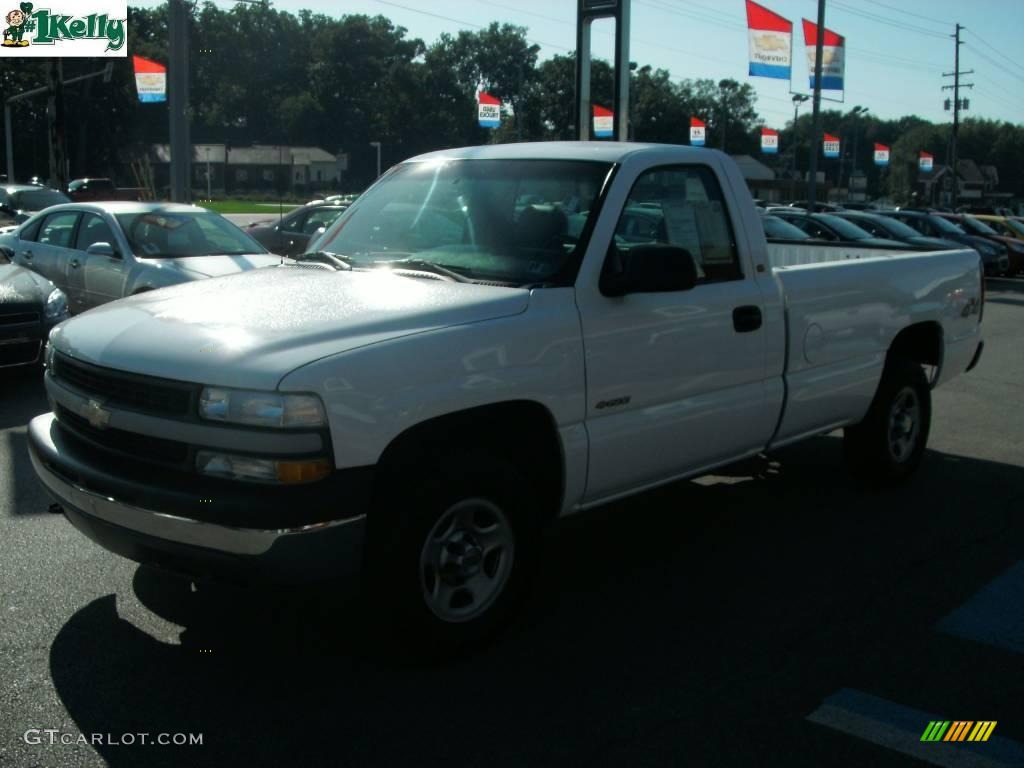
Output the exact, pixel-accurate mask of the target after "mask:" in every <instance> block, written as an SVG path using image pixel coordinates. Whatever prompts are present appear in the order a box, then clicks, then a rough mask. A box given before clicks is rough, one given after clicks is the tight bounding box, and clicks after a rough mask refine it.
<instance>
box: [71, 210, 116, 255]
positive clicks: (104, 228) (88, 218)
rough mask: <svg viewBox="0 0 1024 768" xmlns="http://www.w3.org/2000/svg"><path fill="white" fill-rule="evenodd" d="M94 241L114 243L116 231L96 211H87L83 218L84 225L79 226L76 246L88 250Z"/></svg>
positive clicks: (81, 249)
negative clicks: (112, 230) (111, 229)
mask: <svg viewBox="0 0 1024 768" xmlns="http://www.w3.org/2000/svg"><path fill="white" fill-rule="evenodd" d="M93 243H110V244H111V245H113V244H114V233H113V232H111V231H110V227H109V226H108V225H107V222H105V221H104V220H103V219H102V218H101V217H100V216H97V215H96V214H95V213H87V214H85V215H84V216H83V218H82V225H81V226H80V227H79V228H78V242H77V243H76V245H75V247H76V248H77V249H78V250H80V251H84V250H86V249H87V248H88V247H89V246H90V245H92V244H93Z"/></svg>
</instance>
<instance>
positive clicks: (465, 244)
mask: <svg viewBox="0 0 1024 768" xmlns="http://www.w3.org/2000/svg"><path fill="white" fill-rule="evenodd" d="M610 170H611V164H609V163H598V162H590V161H565V160H558V161H552V160H513V159H508V160H446V161H437V162H431V161H426V162H416V163H407V164H404V165H401V166H399V167H398V168H396V169H395V170H394V171H392V172H391V173H390V174H389V175H388V176H387V177H386V178H384V179H382V180H381V182H380V183H379V184H377V185H376V186H374V187H372V188H371V189H370V190H369V191H368V192H366V193H365V194H364V195H362V196H361V197H360V198H359V199H358V200H357V201H356V202H355V203H354V204H353V205H352V207H351V208H349V210H348V211H347V212H346V213H345V214H343V215H342V216H341V218H340V219H338V220H337V221H336V222H335V223H334V224H333V225H332V226H331V228H330V229H329V230H328V231H327V232H326V233H325V234H324V235H322V236H321V238H320V240H318V241H317V243H316V247H317V249H320V250H325V251H330V252H332V253H336V254H340V255H344V256H346V257H347V258H348V259H350V260H351V262H352V264H353V266H354V267H356V268H360V267H372V266H373V265H374V264H377V263H380V262H394V261H400V260H403V259H413V258H415V259H416V260H417V261H420V262H430V263H432V264H435V265H438V266H440V267H444V268H447V269H449V270H452V271H454V272H458V273H459V274H462V275H464V276H465V277H467V278H469V279H471V280H481V281H494V282H500V283H510V284H515V285H523V284H555V285H566V284H570V283H571V281H572V280H573V279H574V278H575V272H576V268H577V266H578V256H579V255H580V254H581V253H582V251H581V249H582V248H584V247H585V245H586V244H585V243H584V242H583V240H584V238H585V231H586V223H587V219H588V217H589V216H590V215H591V213H592V212H594V211H595V209H596V206H597V203H598V198H599V196H600V194H601V190H602V187H603V185H604V181H605V178H606V177H607V176H608V172H609V171H610Z"/></svg>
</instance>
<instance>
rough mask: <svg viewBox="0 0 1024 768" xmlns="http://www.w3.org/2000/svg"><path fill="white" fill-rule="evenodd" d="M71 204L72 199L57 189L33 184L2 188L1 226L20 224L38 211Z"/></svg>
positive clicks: (0, 191)
mask: <svg viewBox="0 0 1024 768" xmlns="http://www.w3.org/2000/svg"><path fill="white" fill-rule="evenodd" d="M69 202H71V198H69V197H68V196H67V195H65V194H64V193H63V192H58V191H57V190H56V189H50V188H49V187H38V186H35V185H33V184H8V185H7V186H5V187H0V226H10V225H12V224H20V223H21V222H23V221H25V219H27V218H28V217H29V216H31V215H32V214H33V213H36V212H37V211H41V210H43V209H45V208H49V207H50V206H51V205H60V204H61V203H69Z"/></svg>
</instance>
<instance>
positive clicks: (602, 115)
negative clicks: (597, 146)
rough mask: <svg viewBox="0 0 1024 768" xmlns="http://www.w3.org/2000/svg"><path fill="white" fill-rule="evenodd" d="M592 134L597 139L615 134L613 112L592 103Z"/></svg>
mask: <svg viewBox="0 0 1024 768" xmlns="http://www.w3.org/2000/svg"><path fill="white" fill-rule="evenodd" d="M594 135H595V136H597V137H598V138H599V139H608V138H611V137H612V136H614V135H615V113H614V112H612V111H611V110H610V109H605V108H604V107H599V106H597V104H595V105H594Z"/></svg>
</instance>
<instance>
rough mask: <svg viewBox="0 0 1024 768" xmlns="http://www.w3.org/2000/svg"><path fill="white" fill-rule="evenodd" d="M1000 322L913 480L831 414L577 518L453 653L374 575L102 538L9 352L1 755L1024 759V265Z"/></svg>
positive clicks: (990, 314)
mask: <svg viewBox="0 0 1024 768" xmlns="http://www.w3.org/2000/svg"><path fill="white" fill-rule="evenodd" d="M985 336H986V339H987V347H986V351H985V354H984V357H983V358H982V360H981V363H980V364H979V366H978V368H977V369H976V370H975V371H973V372H972V373H970V374H968V375H966V376H963V377H960V378H958V379H957V380H955V381H954V382H952V383H951V384H950V385H948V386H947V387H945V388H943V389H940V390H938V391H937V392H936V393H935V397H934V412H933V424H932V436H931V441H930V445H929V449H930V450H929V453H928V455H927V457H926V460H925V463H924V465H923V467H922V470H921V471H920V473H919V474H918V475H917V476H916V478H915V479H914V481H913V483H912V484H910V485H908V486H907V487H904V488H900V489H898V490H894V491H877V490H866V489H864V488H861V487H859V486H858V485H856V484H855V483H854V482H853V481H852V480H851V479H850V478H849V477H848V476H847V474H846V472H845V470H844V469H843V466H842V464H841V462H840V447H841V444H840V440H839V439H838V437H837V436H836V435H830V436H826V437H820V438H816V439H814V440H811V441H809V442H806V443H804V444H801V445H797V446H793V447H791V448H788V449H785V450H782V451H779V452H778V453H777V454H773V455H772V456H769V457H767V458H766V459H765V460H759V461H755V462H749V463H746V464H744V465H742V466H737V467H732V468H729V469H728V470H726V471H724V472H723V474H721V475H716V476H714V477H708V478H701V479H699V480H696V481H692V482H684V483H679V484H676V485H674V486H671V487H668V488H664V489H661V490H658V491H656V492H652V493H648V494H645V495H644V496H642V497H638V498H635V499H632V500H629V501H627V502H623V503H618V504H615V505H612V506H609V507H606V508H602V509H600V510H596V511H594V512H592V513H590V514H588V515H586V516H579V517H575V518H571V519H567V520H565V521H563V522H562V523H561V524H560V526H559V527H558V529H557V530H556V531H554V532H553V534H552V536H551V539H550V541H549V543H548V551H547V557H546V560H545V565H544V567H543V568H542V571H541V573H540V575H539V577H538V579H537V583H536V585H535V589H534V592H533V595H532V598H531V600H530V602H529V604H528V605H527V606H526V609H525V611H524V612H523V613H522V614H521V615H520V616H519V617H518V618H517V619H516V621H515V622H514V623H513V625H512V626H511V627H509V628H508V630H507V631H506V632H505V633H504V634H503V635H502V636H501V637H500V638H498V639H497V640H496V641H495V642H494V643H493V644H491V645H490V646H489V647H487V648H485V649H483V650H481V651H479V652H477V653H475V654H473V655H472V656H471V657H467V658H465V659H461V660H458V661H456V662H449V663H446V664H441V665H436V664H435V665H409V664H406V663H400V662H397V661H393V660H390V659H388V658H381V657H380V655H379V654H376V653H373V652H371V649H368V648H366V647H365V645H364V644H363V643H362V642H361V641H360V639H359V638H360V637H361V632H360V621H361V619H360V616H361V612H360V607H359V605H358V604H357V603H353V602H351V601H344V600H341V599H337V600H332V599H331V598H330V596H325V595H323V594H313V593H308V592H304V591H300V590H279V591H259V592H245V591H240V590H234V589H228V588H217V589H210V588H200V589H198V590H193V589H192V587H191V586H190V585H189V584H188V583H186V582H183V581H181V580H179V579H177V578H174V577H170V576H167V575H164V574H160V573H158V572H155V571H152V570H151V569H148V568H140V567H139V566H136V565H135V564H133V563H131V562H128V561H126V560H122V559H120V558H118V557H116V556H114V555H111V554H108V553H106V552H105V551H103V550H101V549H99V548H98V547H97V546H95V545H93V544H92V543H91V542H89V541H88V540H86V539H85V538H84V537H83V536H81V535H80V534H78V533H77V532H76V531H75V530H74V529H73V528H72V527H71V526H70V524H68V523H67V522H66V521H65V520H64V519H63V518H62V517H60V516H57V515H51V514H48V513H47V506H48V501H47V499H46V498H45V496H44V494H43V493H42V491H41V490H40V488H39V486H38V484H37V482H36V480H35V477H34V474H33V472H32V469H31V466H30V464H29V460H28V456H27V453H26V445H25V424H26V422H27V421H28V420H29V419H30V418H31V417H32V416H35V415H36V414H38V413H41V412H43V411H45V410H47V406H46V399H45V396H44V394H43V390H42V386H41V383H40V381H39V376H38V374H35V373H31V372H30V373H24V372H22V373H17V374H11V373H7V374H3V375H0V592H2V600H0V612H2V617H3V623H2V627H3V631H2V633H0V682H2V686H0V723H2V725H0V765H2V766H57V765H60V766H85V765H104V764H109V765H112V766H136V765H190V766H199V765H247V766H256V765H274V766H279V765H327V764H330V765H334V766H385V765H386V766H426V765H445V766H463V765H466V766H483V765H488V766H504V765H508V766H525V765H545V766H546V765H552V766H581V767H582V766H616V767H620V766H678V765H711V766H760V765H771V766H776V765H778V766H787V767H792V766H903V765H914V764H921V765H926V764H934V765H948V766H969V765H970V766H974V765H985V766H1011V765H1024V747H1022V745H1024V706H1022V704H1021V702H1022V694H1024V611H1022V606H1024V514H1022V512H1024V280H1018V281H1010V280H998V281H991V282H990V284H989V293H988V302H987V304H986V307H985ZM933 720H949V721H965V720H967V721H981V720H992V721H997V723H998V724H997V726H996V727H995V729H994V731H993V735H992V737H991V739H990V740H989V741H988V742H986V743H984V744H971V743H945V742H940V743H927V742H921V741H920V737H921V734H922V733H923V732H924V730H925V729H926V727H927V726H928V724H929V722H930V721H933ZM30 729H39V731H40V733H38V734H36V738H38V739H39V741H40V742H41V743H26V739H25V734H26V731H29V730H30ZM44 729H51V730H53V729H56V731H58V732H59V734H68V735H69V736H70V738H69V739H66V740H71V741H77V740H78V737H79V735H86V738H87V739H89V738H91V735H92V734H103V735H104V738H105V739H106V740H107V741H121V742H126V741H127V739H125V738H124V737H123V735H124V734H140V733H147V734H149V735H150V737H151V738H156V736H157V734H161V733H166V734H177V733H185V734H202V744H201V745H191V746H162V745H156V744H147V745H139V744H138V743H136V744H132V745H128V744H126V743H120V744H114V743H96V744H92V745H83V744H78V743H73V744H66V745H65V744H61V743H60V737H59V735H58V736H57V738H56V739H55V741H56V743H53V744H51V743H50V736H49V735H47V734H46V733H45V731H44ZM29 740H30V741H32V740H34V739H32V738H30V739H29ZM135 741H136V742H137V741H138V737H137V736H136V737H135Z"/></svg>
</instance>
